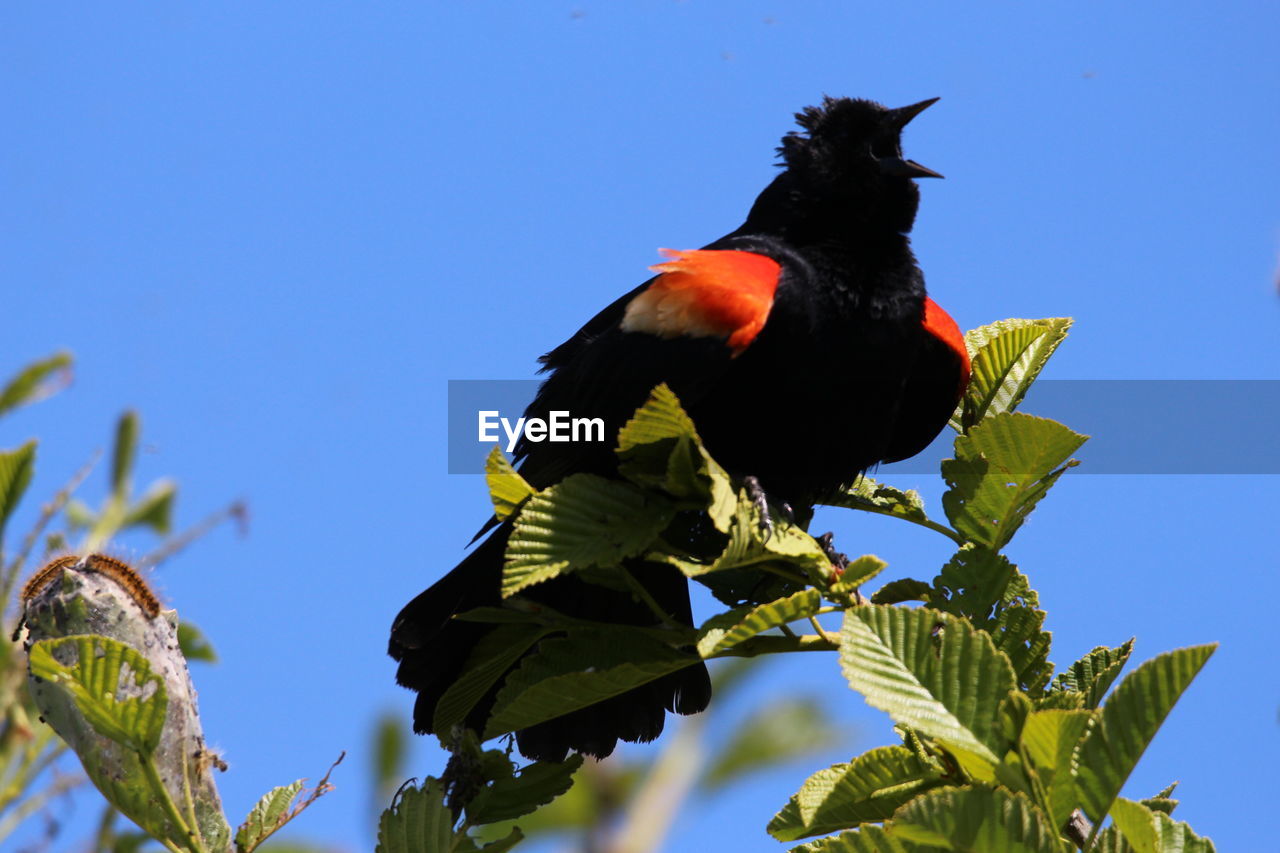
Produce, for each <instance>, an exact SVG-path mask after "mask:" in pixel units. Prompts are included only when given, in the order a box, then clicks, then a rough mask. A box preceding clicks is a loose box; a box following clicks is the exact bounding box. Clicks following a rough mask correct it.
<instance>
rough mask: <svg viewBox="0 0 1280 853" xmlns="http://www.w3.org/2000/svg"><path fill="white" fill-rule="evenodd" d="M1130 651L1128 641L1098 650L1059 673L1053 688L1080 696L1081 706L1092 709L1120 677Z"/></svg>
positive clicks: (1130, 641) (1131, 645) (1129, 642)
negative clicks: (1082, 697) (1082, 704)
mask: <svg viewBox="0 0 1280 853" xmlns="http://www.w3.org/2000/svg"><path fill="white" fill-rule="evenodd" d="M1132 651H1133V639H1132V638H1130V639H1129V640H1128V641H1127V642H1125V643H1124V644H1123V645H1121V646H1117V647H1116V648H1114V649H1109V648H1107V647H1106V646H1098V647H1097V648H1096V649H1094V650H1093V651H1091V652H1089V654H1087V655H1085V656H1084V657H1082V658H1080V660H1078V661H1076V662H1075V663H1073V664H1071V666H1069V667H1067V669H1066V670H1064V671H1063V672H1061V673H1059V675H1058V677H1057V678H1055V679H1054V680H1053V686H1054V688H1055V689H1057V690H1074V691H1077V692H1079V693H1081V694H1083V695H1084V704H1085V706H1086V707H1089V708H1096V707H1098V704H1099V703H1100V702H1102V697H1103V696H1105V695H1106V694H1107V690H1109V689H1110V688H1111V684H1112V682H1114V681H1115V680H1116V677H1117V676H1119V675H1120V670H1121V669H1123V668H1124V665H1125V662H1126V661H1128V660H1129V653H1130V652H1132Z"/></svg>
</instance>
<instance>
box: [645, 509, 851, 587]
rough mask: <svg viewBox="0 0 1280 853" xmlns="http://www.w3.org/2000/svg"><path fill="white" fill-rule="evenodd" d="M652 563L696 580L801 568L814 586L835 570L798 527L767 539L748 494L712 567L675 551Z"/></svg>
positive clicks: (778, 527)
mask: <svg viewBox="0 0 1280 853" xmlns="http://www.w3.org/2000/svg"><path fill="white" fill-rule="evenodd" d="M648 559H650V560H654V561H656V562H665V563H669V564H670V565H673V566H675V567H676V568H678V569H680V571H682V572H684V574H685V576H686V577H690V578H695V579H696V578H699V577H701V576H703V575H707V574H711V573H713V572H724V571H729V570H734V569H742V568H760V567H762V566H764V565H766V564H775V565H783V566H791V567H795V568H798V569H799V570H800V571H802V572H804V573H805V575H806V576H807V577H808V578H809V580H810V581H811V582H814V583H821V584H823V585H825V584H826V583H827V581H828V580H829V579H830V576H831V573H832V568H833V567H832V565H831V561H830V560H829V559H828V558H827V555H826V553H825V552H824V551H823V550H822V546H820V545H819V544H818V543H817V541H816V540H814V538H813V537H812V536H810V535H809V534H808V533H805V532H804V531H803V530H801V529H800V528H799V527H797V526H796V525H794V524H787V523H775V524H774V527H773V531H772V533H771V534H769V535H768V536H767V538H766V535H765V534H764V533H763V532H762V528H761V525H760V510H759V509H758V508H757V507H756V505H755V502H754V501H752V500H751V498H750V497H748V496H747V493H746V491H745V490H743V491H740V492H739V493H738V503H737V506H736V508H735V510H734V516H733V523H732V525H731V526H730V529H729V542H728V544H727V545H725V548H724V550H723V551H722V552H721V553H720V555H719V556H717V557H716V558H715V559H714V560H712V561H711V562H710V563H703V562H695V561H692V560H689V559H687V555H686V554H684V553H677V552H675V551H673V550H672V549H671V548H664V549H662V550H658V551H654V552H653V553H651V554H649V555H648Z"/></svg>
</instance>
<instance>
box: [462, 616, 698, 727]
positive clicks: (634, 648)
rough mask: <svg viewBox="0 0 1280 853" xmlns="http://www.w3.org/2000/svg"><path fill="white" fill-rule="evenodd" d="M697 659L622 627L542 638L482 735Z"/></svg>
mask: <svg viewBox="0 0 1280 853" xmlns="http://www.w3.org/2000/svg"><path fill="white" fill-rule="evenodd" d="M701 661H702V659H701V658H699V657H696V656H694V655H690V654H684V653H682V652H677V651H676V650H675V649H673V648H671V647H670V646H668V645H666V644H665V643H661V642H659V641H657V640H654V639H651V638H650V637H649V636H648V635H646V634H644V633H642V632H640V631H635V630H631V629H627V628H621V627H619V628H611V629H584V630H573V631H571V632H569V633H568V635H567V636H563V637H552V638H549V639H546V640H543V641H542V642H541V643H540V644H539V645H538V648H537V651H536V652H534V653H533V654H530V655H528V656H527V657H525V658H524V660H523V661H522V662H521V663H520V666H519V667H518V668H517V669H516V670H515V671H514V672H512V673H511V675H509V676H508V677H507V679H506V681H505V683H504V684H503V686H502V689H501V690H500V691H499V692H498V695H497V698H496V699H495V701H494V710H493V715H492V716H491V717H490V718H489V721H488V724H487V726H486V728H485V733H484V737H485V739H486V740H487V739H488V738H491V737H497V736H498V735H501V734H506V733H507V732H512V731H517V730H519V729H525V728H528V727H529V726H532V725H535V724H537V723H541V722H544V721H546V720H550V719H552V718H554V717H558V716H560V715H562V714H567V713H569V712H570V711H576V710H577V709H579V708H585V707H587V706H588V705H594V704H595V703H597V702H601V701H603V700H605V699H608V698H610V697H613V696H617V695H618V694H619V693H625V692H626V691H628V690H630V689H632V688H633V687H638V686H640V685H641V684H646V683H648V682H650V681H653V680H654V679H656V678H661V677H662V676H664V675H666V674H668V673H671V672H675V671H677V670H680V669H684V668H685V667H687V666H692V665H694V664H700V663H701Z"/></svg>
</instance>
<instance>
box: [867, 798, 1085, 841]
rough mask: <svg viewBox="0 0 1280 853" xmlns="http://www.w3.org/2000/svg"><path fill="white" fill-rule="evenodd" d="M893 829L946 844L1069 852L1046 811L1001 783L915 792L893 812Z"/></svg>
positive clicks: (909, 837) (895, 833)
mask: <svg viewBox="0 0 1280 853" xmlns="http://www.w3.org/2000/svg"><path fill="white" fill-rule="evenodd" d="M890 833H891V834H892V835H893V836H894V837H895V838H898V839H900V840H903V841H911V842H915V843H917V844H928V845H933V846H936V847H941V848H942V849H944V850H955V851H979V850H982V851H988V850H989V851H993V853H994V851H1000V853H1069V851H1070V850H1071V849H1072V848H1071V845H1069V844H1068V843H1067V842H1066V841H1064V840H1062V838H1061V837H1060V836H1059V835H1058V830H1057V827H1055V826H1054V825H1053V824H1052V823H1050V822H1049V819H1048V816H1047V815H1045V814H1044V812H1042V811H1040V809H1038V808H1036V807H1035V805H1033V804H1032V802H1031V800H1029V799H1027V798H1026V797H1024V796H1022V795H1021V794H1012V793H1010V792H1008V791H1006V790H1003V789H1000V788H985V787H972V788H946V789H942V790H938V791H931V792H929V793H927V794H924V795H923V796H920V797H916V798H915V799H914V800H912V801H911V802H909V803H907V804H906V805H905V806H903V807H902V808H901V809H899V810H898V812H897V813H896V814H895V815H894V816H893V824H892V829H891V830H890Z"/></svg>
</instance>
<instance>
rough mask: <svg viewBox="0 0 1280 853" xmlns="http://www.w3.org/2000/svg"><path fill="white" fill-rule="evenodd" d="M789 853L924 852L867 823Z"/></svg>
mask: <svg viewBox="0 0 1280 853" xmlns="http://www.w3.org/2000/svg"><path fill="white" fill-rule="evenodd" d="M789 853H925V851H924V849H923V848H921V847H919V846H917V845H915V844H904V843H903V842H901V841H899V840H898V839H896V838H894V837H893V836H892V835H890V834H889V833H887V832H885V831H884V829H883V828H881V827H879V826H876V825H875V824H869V825H867V826H863V827H861V828H859V829H854V830H851V831H849V832H842V833H840V834H839V835H833V836H830V837H829V838H819V839H818V840H817V841H810V842H809V843H808V844H801V845H800V846H799V847H792V848H791V850H790V851H789Z"/></svg>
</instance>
